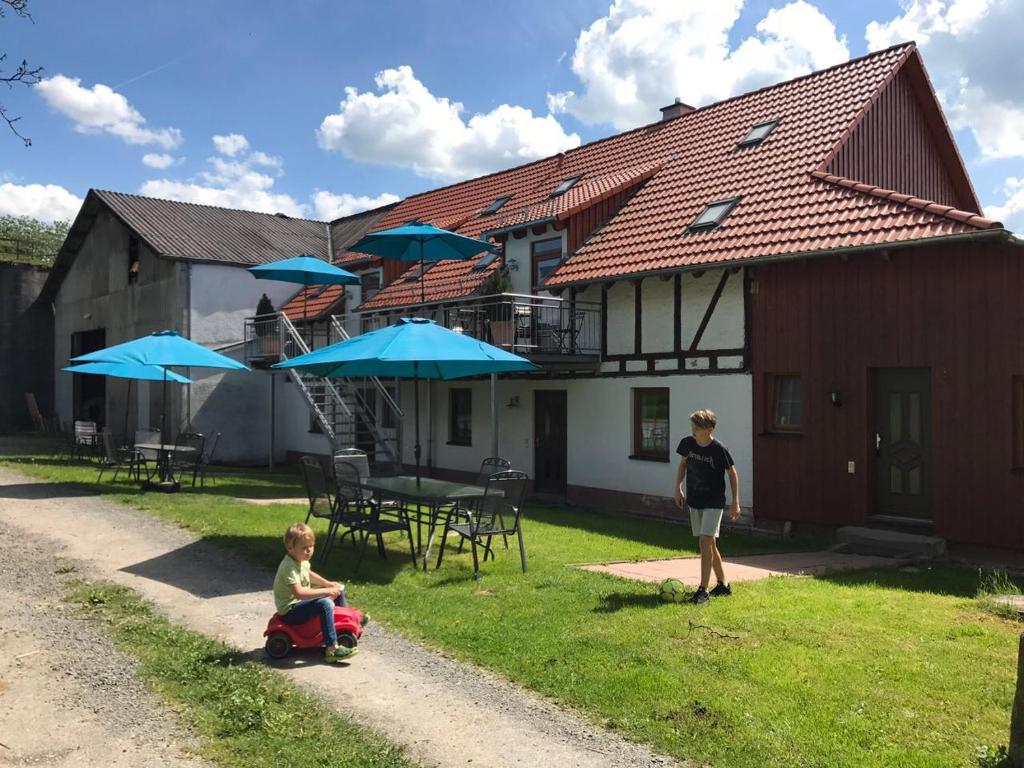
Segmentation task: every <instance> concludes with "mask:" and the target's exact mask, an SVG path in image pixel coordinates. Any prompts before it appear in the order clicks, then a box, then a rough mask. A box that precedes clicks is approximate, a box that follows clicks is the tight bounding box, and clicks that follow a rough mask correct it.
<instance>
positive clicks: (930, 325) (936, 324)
mask: <svg viewBox="0 0 1024 768" xmlns="http://www.w3.org/2000/svg"><path fill="white" fill-rule="evenodd" d="M1022 262H1024V254H1022V251H1021V249H1019V248H1011V247H1010V246H1008V245H1006V244H997V243H991V244H984V243H975V244H957V245H948V246H943V247H941V248H940V247H931V248H923V247H922V248H914V249H907V250H905V251H895V252H893V253H892V255H891V257H890V259H889V260H886V258H885V257H884V256H882V255H880V254H865V255H862V256H854V257H851V258H850V259H849V261H846V262H844V261H842V260H840V259H839V258H838V257H835V258H823V259H813V260H808V261H800V262H790V263H783V264H777V265H772V266H765V267H759V268H757V269H756V270H755V271H754V273H753V281H754V283H755V285H756V292H754V294H753V295H752V296H751V333H752V376H753V393H754V402H753V416H754V489H755V498H754V513H755V516H757V517H763V518H768V519H781V520H795V521H805V522H815V523H821V524H825V525H844V524H863V523H864V522H865V518H866V516H867V515H870V514H872V513H873V511H874V504H875V476H874V466H873V457H874V446H873V439H874V431H875V422H874V415H873V413H871V408H872V399H873V389H872V385H873V370H874V369H878V368H928V369H930V372H931V398H932V400H931V416H930V417H931V434H932V444H931V449H930V455H931V473H930V476H931V478H932V488H931V498H932V510H931V511H932V517H933V519H934V523H935V532H936V535H939V536H942V537H944V538H947V539H949V540H951V541H960V542H967V543H977V544H987V545H992V546H1004V547H1015V548H1024V472H1019V471H1013V467H1012V465H1013V449H1014V435H1013V426H1012V417H1013V383H1014V377H1015V376H1022V375H1024V302H1021V301H1020V295H1021V292H1022V289H1024V264H1022ZM772 373H790V374H793V373H795V374H798V375H800V377H801V384H802V388H803V422H804V423H803V429H802V431H801V435H799V436H788V435H787V436H776V435H770V434H765V433H766V432H767V431H769V430H770V419H771V413H770V403H768V402H767V398H768V387H767V378H768V376H769V375H770V374H772ZM833 387H837V388H838V389H839V392H840V394H841V397H842V405H841V406H840V407H838V408H837V407H834V406H833V405H832V404H831V403H830V401H829V392H830V391H831V390H832V388H833ZM849 461H854V462H856V465H855V470H856V471H855V473H854V474H849V473H848V472H847V462H849Z"/></svg>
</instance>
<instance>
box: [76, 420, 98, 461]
mask: <svg viewBox="0 0 1024 768" xmlns="http://www.w3.org/2000/svg"><path fill="white" fill-rule="evenodd" d="M99 444H100V436H99V434H97V432H96V422H95V421H81V420H78V421H75V453H76V456H77V458H82V453H83V452H84V451H85V450H86V449H88V452H89V453H90V454H92V455H95V454H96V449H97V448H98V447H99Z"/></svg>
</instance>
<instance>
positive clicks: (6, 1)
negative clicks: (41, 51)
mask: <svg viewBox="0 0 1024 768" xmlns="http://www.w3.org/2000/svg"><path fill="white" fill-rule="evenodd" d="M5 5H6V6H7V7H8V8H9V9H10V10H12V11H14V13H15V15H16V16H20V17H21V18H23V19H28V20H29V21H32V15H31V14H30V13H29V12H28V0H0V18H3V17H4V16H5V15H6V14H5V13H4V6H5ZM6 60H7V52H6V51H4V52H3V53H0V65H2V64H3V63H4V61H6ZM42 74H43V68H42V67H31V66H29V63H28V61H27V60H25V59H22V60H21V64H19V65H18V66H17V67H16V68H15V70H14V71H13V72H11V73H10V74H8V73H7V72H6V71H5V70H4V69H2V68H0V83H4V84H5V85H6V86H7V87H8V88H14V86H15V85H19V84H20V85H26V86H31V85H35V84H36V83H38V82H39V81H40V80H41V79H42ZM0 117H2V118H3V119H4V121H5V122H6V123H7V127H8V128H10V129H11V131H13V133H14V135H15V136H17V137H18V138H19V139H21V140H22V141H23V142H24V143H25V146H26V147H31V146H32V139H30V138H28V137H27V136H24V135H22V134H21V133H20V132H19V131H18V128H17V126H15V125H14V124H15V123H16V122H18V121H19V120H20V119H21V118H20V117H11V113H10V112H9V111H8V108H7V106H6V105H4V104H2V103H0Z"/></svg>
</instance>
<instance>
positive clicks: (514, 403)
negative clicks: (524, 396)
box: [505, 395, 519, 408]
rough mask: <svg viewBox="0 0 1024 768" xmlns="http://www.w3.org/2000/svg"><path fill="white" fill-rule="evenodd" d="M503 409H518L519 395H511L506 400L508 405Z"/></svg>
mask: <svg viewBox="0 0 1024 768" xmlns="http://www.w3.org/2000/svg"><path fill="white" fill-rule="evenodd" d="M505 407H506V408H518V407H519V395H512V397H510V398H509V399H508V404H507V405H506V406H505Z"/></svg>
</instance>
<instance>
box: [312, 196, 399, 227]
mask: <svg viewBox="0 0 1024 768" xmlns="http://www.w3.org/2000/svg"><path fill="white" fill-rule="evenodd" d="M399 200H401V198H400V197H399V196H398V195H392V194H391V193H390V192H383V193H381V194H379V195H377V197H367V196H366V195H350V194H349V193H347V192H343V193H342V194H340V195H335V194H333V193H331V192H325V191H324V190H317V192H316V194H314V195H313V210H314V211H315V212H316V217H317V218H318V219H325V220H327V221H333V220H334V219H338V218H341V217H342V216H351V215H352V214H354V213H359V212H360V211H368V210H370V209H371V208H379V207H380V206H382V205H387V204H388V203H397V202H398V201H399Z"/></svg>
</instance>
